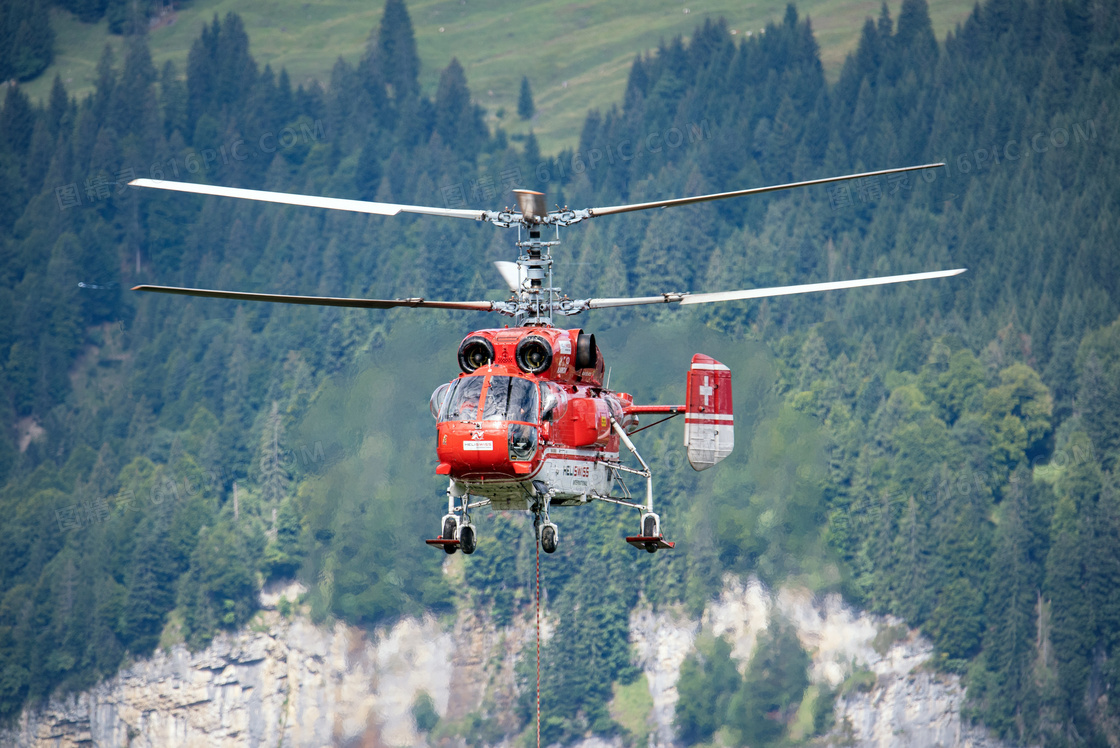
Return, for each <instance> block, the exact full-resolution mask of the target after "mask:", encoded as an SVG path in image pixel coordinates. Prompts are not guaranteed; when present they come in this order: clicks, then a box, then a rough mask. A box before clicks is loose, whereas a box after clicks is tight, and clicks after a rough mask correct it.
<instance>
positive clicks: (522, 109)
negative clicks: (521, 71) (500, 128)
mask: <svg viewBox="0 0 1120 748" xmlns="http://www.w3.org/2000/svg"><path fill="white" fill-rule="evenodd" d="M536 111H537V108H536V106H534V105H533V92H532V91H531V90H530V89H529V77H528V76H526V75H523V76H521V91H520V93H518V94H517V116H518V117H520V118H521V119H532V117H533V115H534V114H536Z"/></svg>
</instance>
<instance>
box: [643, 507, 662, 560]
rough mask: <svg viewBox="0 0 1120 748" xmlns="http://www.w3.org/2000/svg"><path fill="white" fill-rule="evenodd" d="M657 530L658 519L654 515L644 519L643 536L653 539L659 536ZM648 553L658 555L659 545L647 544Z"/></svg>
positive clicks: (648, 515)
mask: <svg viewBox="0 0 1120 748" xmlns="http://www.w3.org/2000/svg"><path fill="white" fill-rule="evenodd" d="M657 530H658V527H657V517H654V516H653V515H652V514H647V515H646V516H644V517H642V535H644V536H645V537H647V538H653V537H656V536H657V535H658V534H659V533H658V532H657ZM646 553H657V543H646Z"/></svg>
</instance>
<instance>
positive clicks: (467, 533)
mask: <svg viewBox="0 0 1120 748" xmlns="http://www.w3.org/2000/svg"><path fill="white" fill-rule="evenodd" d="M459 545H461V546H462V547H463V553H465V554H467V555H468V556H469V555H471V554H472V553H474V549H475V548H477V547H478V541H477V540H476V539H475V536H474V528H473V527H471V526H470V525H463V527H462V529H461V530H459Z"/></svg>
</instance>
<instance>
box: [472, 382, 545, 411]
mask: <svg viewBox="0 0 1120 748" xmlns="http://www.w3.org/2000/svg"><path fill="white" fill-rule="evenodd" d="M482 420H484V421H528V422H529V423H536V422H537V385H536V383H534V382H531V381H529V380H528V379H522V378H521V377H497V376H492V377H490V389H489V390H487V391H486V402H485V403H484V404H483V406H482Z"/></svg>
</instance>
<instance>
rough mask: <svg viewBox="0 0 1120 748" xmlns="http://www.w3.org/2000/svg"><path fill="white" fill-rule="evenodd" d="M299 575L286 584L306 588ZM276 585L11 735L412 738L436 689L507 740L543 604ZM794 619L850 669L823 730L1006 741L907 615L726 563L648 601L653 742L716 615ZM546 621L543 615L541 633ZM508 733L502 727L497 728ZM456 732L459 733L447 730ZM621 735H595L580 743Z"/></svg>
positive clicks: (894, 742)
mask: <svg viewBox="0 0 1120 748" xmlns="http://www.w3.org/2000/svg"><path fill="white" fill-rule="evenodd" d="M298 592H299V589H298V587H293V588H291V589H289V590H287V591H285V592H283V593H279V594H287V595H289V596H292V597H294V596H295V595H296V594H298ZM277 599H278V595H277V594H273V595H267V596H262V602H263V603H264V606H265V610H264V611H263V613H262V614H261V615H260V617H259V618H258V619H257V620H256V622H255V625H254V626H253V627H251V628H250V629H248V630H244V631H241V632H238V633H236V634H233V635H228V636H222V637H219V638H218V639H216V640H215V641H214V643H213V644H212V645H211V646H210V647H208V648H207V649H206V650H204V651H202V652H198V653H196V654H191V653H190V652H188V651H187V650H186V649H185V648H184V647H182V646H176V647H173V648H172V649H171V650H170V651H167V652H158V653H156V655H155V656H153V657H152V658H151V659H149V660H146V661H144V662H140V663H137V664H135V665H133V666H132V667H129V668H128V669H126V670H123V671H121V672H120V673H119V674H118V675H117V676H115V677H114V678H112V679H111V680H109V681H106V682H104V683H102V684H100V685H98V686H97V687H95V688H93V689H91V690H89V691H87V692H84V693H81V694H77V695H71V696H68V697H65V698H56V699H52V700H51V701H50V703H48V704H47V705H46V706H44V707H42V708H39V709H34V710H27V711H25V712H24V714H23V715H22V717H21V719H20V721H19V723H18V725H16V726H15V727H14V728H12V729H9V730H7V731H5V732H0V744H2V745H4V746H20V747H21V748H22V747H24V746H27V747H30V746H52V747H54V748H70V747H71V746H75V747H76V746H90V745H94V746H113V747H114V748H115V747H116V746H132V747H134V748H148V747H149V746H151V747H153V748H154V747H156V746H159V747H160V748H165V747H171V746H176V747H179V746H181V747H184V748H187V747H192V748H193V747H194V746H278V745H284V746H316V747H318V746H415V745H427V744H428V736H427V735H425V734H421V733H420V732H418V731H417V728H416V725H415V723H414V720H413V717H412V705H413V704H414V703H415V700H416V698H417V696H418V695H419V694H420V692H422V691H423V692H427V694H428V695H429V696H430V697H431V698H432V701H433V703H434V705H435V709H436V711H437V713H439V715H440V716H441V718H442V719H443V720H444V721H446V722H455V721H457V720H458V721H462V720H464V719H465V718H467V717H468V716H469V715H471V714H472V713H477V711H478V710H479V709H480V707H482V706H483V704H484V703H485V704H486V707H487V711H489V712H490V713H491V714H495V715H498V717H497V720H496V724H493V725H491V727H490V728H489V730H490V731H491V732H492V733H493V734H494V735H495V736H499V737H495V742H498V743H505V744H508V742H509V741H510V739H511V738H512V735H511V733H512V732H513V731H514V730H515V729H516V727H517V725H516V721H515V719H514V717H513V713H514V708H513V706H514V702H515V700H516V698H517V687H516V679H515V676H514V663H515V662H516V660H517V657H518V655H519V653H520V652H521V651H522V649H523V648H525V647H529V648H532V647H533V646H535V645H534V636H535V634H534V629H533V621H532V620H531V619H529V620H525V621H518V622H517V623H515V624H514V625H512V626H510V627H506V628H498V627H496V626H495V625H494V624H493V622H492V621H490V619H489V618H488V617H487V616H486V615H485V613H483V612H479V611H464V612H463V613H462V614H460V615H459V616H458V618H457V619H456V620H455V621H454V622H453V623H452V624H444V625H441V623H440V622H438V621H437V620H435V619H433V618H430V617H427V618H423V619H419V620H417V619H406V620H402V621H400V622H398V623H397V624H396V625H394V626H392V627H391V628H386V629H383V630H380V631H377V632H375V633H372V634H370V633H367V632H364V631H361V630H359V629H355V628H353V627H349V626H345V625H343V624H335V625H334V626H333V627H331V628H319V627H316V626H314V625H312V624H311V623H310V622H309V621H308V620H307V619H306V618H303V617H301V616H298V615H297V616H295V617H294V618H293V619H291V620H288V619H285V618H283V617H281V616H280V615H279V614H278V613H277V612H276V611H275V604H276V602H277ZM774 611H776V612H777V613H778V614H779V615H781V616H783V617H785V618H786V619H788V620H789V621H791V622H792V623H793V624H794V625H795V626H796V627H797V631H798V635H799V637H800V638H801V642H802V645H803V646H804V647H805V649H806V650H807V651H808V652H809V653H810V654H811V655H812V661H813V665H812V672H811V677H812V679H813V680H814V682H817V683H827V684H828V685H829V686H830V687H832V688H837V687H839V686H841V684H844V683H845V682H846V681H847V682H848V683H851V682H852V678H853V676H854V675H855V676H857V680H858V681H859V682H860V683H861V684H862V688H855V689H851V690H848V691H847V692H846V693H845V694H844V695H843V696H841V697H840V698H839V699H838V700H837V702H836V706H835V725H836V726H835V728H834V729H833V731H832V733H831V734H830V735H828V736H827V737H826V738H825V739H824V740H823V741H822V742H823V743H825V744H833V745H852V746H869V747H870V746H884V747H885V746H899V745H905V746H914V748H924V747H925V746H930V747H931V748H932V746H942V747H944V748H950V747H951V746H962V747H965V746H973V747H976V748H981V747H982V748H996V746H998V745H999V743H998V742H996V741H994V740H992V739H990V738H989V737H988V736H987V735H986V733H985V732H984V731H983V730H982V729H981V728H976V727H970V726H968V725H965V724H964V723H962V721H961V718H960V706H961V702H962V700H963V697H964V693H963V689H962V688H961V686H960V683H959V681H958V679H956V678H955V677H952V676H945V675H941V674H937V673H934V672H932V671H930V670H928V669H927V668H924V667H923V664H924V663H925V662H926V661H927V660H928V659H929V657H930V656H931V654H932V649H931V647H930V646H929V644H928V642H926V641H924V640H923V639H921V638H920V637H918V636H917V635H915V634H914V633H913V632H909V631H907V630H906V629H905V627H903V626H901V625H900V624H899V622H898V621H893V620H890V619H884V618H878V617H872V616H869V615H867V614H862V613H859V612H858V611H855V610H853V609H851V608H849V607H848V606H846V605H844V604H843V602H842V601H841V600H840V598H839V597H838V596H829V597H826V598H824V599H822V600H816V599H814V598H813V597H812V596H811V595H810V594H809V593H807V592H806V591H804V590H797V589H792V588H789V589H787V588H783V589H781V590H778V591H777V592H776V593H775V592H772V591H770V590H767V589H766V588H765V587H763V585H761V584H760V583H759V582H758V581H757V580H748V581H745V582H744V581H741V580H738V579H735V578H732V577H728V578H727V579H726V580H725V583H724V589H723V592H722V594H721V595H720V597H719V599H718V600H715V601H713V602H712V603H711V604H710V605H709V606H708V608H707V609H706V610H705V611H704V614H703V616H702V617H701V619H700V620H696V619H691V618H689V617H687V616H684V615H682V614H681V613H680V612H679V611H674V610H661V611H656V612H655V611H651V610H648V609H647V610H640V611H638V612H636V613H635V614H634V616H633V618H632V619H631V626H630V632H631V640H632V642H633V644H634V647H635V651H636V653H637V656H638V658H639V662H640V665H641V667H642V668H643V669H644V671H645V674H646V680H647V682H648V684H649V689H650V695H651V698H652V701H653V708H652V711H651V713H650V714H649V717H648V719H649V723H650V727H651V728H652V729H651V737H650V743H651V744H652V745H662V746H670V745H673V744H674V733H673V727H672V721H673V710H674V707H675V705H676V701H677V691H676V681H677V676H678V674H679V672H680V667H681V663H682V662H683V661H684V659H685V657H686V656H687V655H688V653H689V651H690V650H691V649H692V646H693V642H694V640H695V638H696V636H697V635H698V634H699V633H700V632H701V631H702V630H707V631H710V632H711V633H713V634H715V635H726V636H727V637H729V639H730V640H731V641H732V642H733V643H734V650H733V656H734V657H735V658H736V659H737V660H739V661H740V663H745V662H746V661H747V660H748V659H749V658H750V655H751V653H752V652H753V649H754V646H755V642H756V639H757V637H758V634H759V633H760V632H761V631H762V630H764V629H765V628H766V626H767V625H768V622H769V620H770V617H771V614H772V612H774ZM549 634H550V627H549V626H548V625H547V620H546V626H545V637H546V638H547V637H548V635H549ZM501 735H505V736H506V737H505V738H501V737H500V736H501ZM439 742H441V743H442V742H447V743H448V744H454V743H457V742H460V741H457V740H455V739H448V740H441V741H439ZM618 743H619V741H601V740H597V739H590V740H588V741H585V744H584V746H583V748H593V747H594V746H603V747H605V746H612V745H616V744H618Z"/></svg>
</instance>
